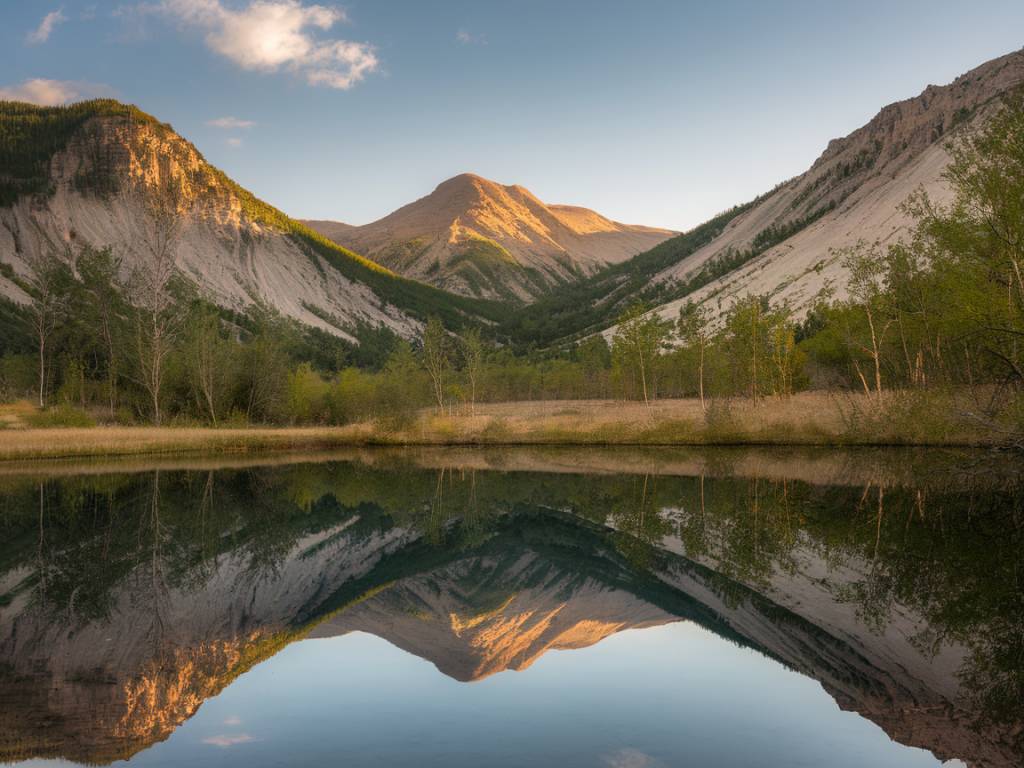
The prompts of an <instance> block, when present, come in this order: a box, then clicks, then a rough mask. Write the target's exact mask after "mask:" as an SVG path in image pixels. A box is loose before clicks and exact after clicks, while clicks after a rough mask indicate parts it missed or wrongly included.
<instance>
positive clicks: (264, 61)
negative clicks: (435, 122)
mask: <svg viewBox="0 0 1024 768" xmlns="http://www.w3.org/2000/svg"><path fill="white" fill-rule="evenodd" d="M160 7H161V9H162V10H163V11H164V12H165V13H168V14H170V15H172V16H173V17H175V18H177V19H180V20H181V21H183V22H184V23H186V24H189V25H192V26H195V27H198V28H201V29H203V30H205V31H206V44H207V46H209V47H210V49H211V50H213V51H215V52H217V53H219V54H221V55H222V56H224V57H226V58H228V59H230V60H231V61H233V62H235V63H236V64H238V65H239V66H240V67H242V68H243V69H250V70H257V71H263V72H276V71H279V70H281V69H285V70H288V71H290V72H293V73H295V74H297V75H299V76H301V77H303V78H305V80H306V82H308V83H309V84H310V85H325V86H328V87H331V88H341V89H348V88H351V87H352V86H353V85H355V84H356V83H358V82H359V81H360V80H362V79H363V78H365V77H366V75H368V74H370V73H371V72H375V71H376V70H377V69H378V68H379V67H380V61H379V60H378V59H377V53H376V49H375V48H374V47H373V46H372V45H370V44H369V43H356V42H351V41H349V40H337V39H335V40H331V39H327V40H324V39H320V38H319V37H317V36H316V34H315V33H316V32H317V30H320V31H326V30H329V29H330V28H331V27H333V26H334V25H335V24H338V23H340V22H344V21H347V17H346V15H345V12H344V11H342V10H341V9H339V8H331V7H327V6H323V5H303V4H302V3H301V2H299V0H252V1H251V2H250V3H249V4H248V5H247V6H245V7H244V8H242V9H239V10H235V9H233V8H227V7H225V6H224V5H223V4H222V2H221V0H163V2H162V4H161V6H160Z"/></svg>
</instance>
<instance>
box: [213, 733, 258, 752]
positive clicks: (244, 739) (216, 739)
mask: <svg viewBox="0 0 1024 768" xmlns="http://www.w3.org/2000/svg"><path fill="white" fill-rule="evenodd" d="M250 741H254V739H253V737H252V736H250V735H249V734H248V733H239V734H236V735H234V736H229V735H227V734H221V735H220V736H210V737H209V738H207V739H203V744H212V745H213V746H215V747H221V748H222V749H227V748H228V747H233V746H235V745H237V744H247V743H248V742H250Z"/></svg>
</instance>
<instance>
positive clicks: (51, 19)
mask: <svg viewBox="0 0 1024 768" xmlns="http://www.w3.org/2000/svg"><path fill="white" fill-rule="evenodd" d="M67 20H68V17H67V16H65V15H64V10H63V9H61V8H58V9H57V10H56V11H50V12H49V13H48V14H46V15H45V16H43V20H42V21H41V22H39V26H38V27H36V28H35V29H34V30H32V31H31V32H29V33H28V35H27V36H26V37H25V41H26V42H27V43H29V44H30V45H39V44H41V43H45V42H46V41H47V40H49V39H50V34H51V33H52V32H53V29H54V27H56V26H57V25H58V24H63V23H64V22H65V21H67Z"/></svg>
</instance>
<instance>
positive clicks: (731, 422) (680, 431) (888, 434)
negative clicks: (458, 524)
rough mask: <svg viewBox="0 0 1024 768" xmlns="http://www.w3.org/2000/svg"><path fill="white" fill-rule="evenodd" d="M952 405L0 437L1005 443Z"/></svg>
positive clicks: (661, 410)
mask: <svg viewBox="0 0 1024 768" xmlns="http://www.w3.org/2000/svg"><path fill="white" fill-rule="evenodd" d="M958 408H959V406H958V405H957V404H956V403H954V402H936V401H932V400H929V401H921V400H920V399H919V398H918V399H913V400H907V399H901V398H899V397H895V396H894V397H892V398H890V399H889V400H888V401H886V402H884V403H879V402H877V401H874V400H870V399H868V398H865V397H864V396H862V395H843V396H838V395H834V394H826V393H815V392H808V393H802V394H799V395H795V396H793V397H790V398H787V399H785V400H775V399H770V400H762V401H761V402H759V403H756V404H755V403H752V402H750V401H743V400H741V401H728V402H717V403H715V404H713V405H712V406H711V408H710V409H709V410H708V412H707V414H705V413H704V412H703V411H702V410H701V408H700V404H699V402H697V401H695V400H661V401H656V402H653V403H652V404H651V406H650V407H647V406H644V405H643V404H642V403H634V402H622V401H611V400H586V401H537V402H519V403H497V404H484V405H479V406H478V407H477V408H476V412H475V413H473V414H469V413H461V414H460V413H453V414H446V415H439V414H437V413H435V412H433V411H423V412H421V413H419V414H418V415H416V416H415V417H414V418H412V419H410V420H409V423H406V424H388V423H386V422H380V421H373V422H369V421H368V422H362V423H358V424H350V425H346V426H340V427H242V428H208V427H176V426H170V427H146V426H142V427H109V426H97V427H49V428H31V427H28V428H23V427H22V426H21V425H18V424H10V425H9V426H8V427H7V428H4V429H0V461H11V460H26V459H61V458H77V457H98V456H111V457H113V456H143V455H166V454H187V453H205V454H231V453H257V452H268V451H316V450H330V449H336V448H344V447H359V446H371V445H385V446H502V445H508V446H521V445H522V446H544V445H551V446H712V445H720V446H742V445H750V446H823V447H825V446H836V447H840V446H931V447H997V446H1000V445H1003V444H1005V442H1006V439H1005V434H1004V433H1003V432H1001V431H999V430H996V429H992V428H990V427H983V426H980V425H977V424H972V423H970V422H968V421H965V420H964V419H963V418H960V417H959V416H958V414H959V413H960V411H959V410H958Z"/></svg>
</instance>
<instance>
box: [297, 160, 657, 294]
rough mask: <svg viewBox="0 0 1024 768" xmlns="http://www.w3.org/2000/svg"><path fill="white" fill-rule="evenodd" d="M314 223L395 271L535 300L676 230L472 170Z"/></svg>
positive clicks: (463, 290)
mask: <svg viewBox="0 0 1024 768" xmlns="http://www.w3.org/2000/svg"><path fill="white" fill-rule="evenodd" d="M306 223H307V224H308V225H309V226H310V227H311V228H312V229H314V230H316V231H317V232H320V233H321V234H322V235H324V236H325V237H328V238H330V239H331V240H333V241H335V242H337V243H338V244H340V245H343V246H344V247H346V248H352V249H353V250H356V251H358V252H359V253H362V254H364V255H366V256H368V257H369V258H372V259H373V260H374V261H377V262H378V263H380V264H382V265H384V266H385V267H387V268H389V269H392V270H394V271H395V272H397V273H399V274H402V275H406V276H407V277H412V278H416V279H417V280H422V281H424V282H428V283H431V284H432V285H436V286H438V287H440V288H444V289H445V290H449V291H453V292H455V293H459V294H463V295H467V296H477V297H484V298H500V299H515V300H521V301H529V300H530V299H533V298H536V297H537V296H541V295H543V294H545V293H547V292H549V291H551V290H552V289H554V288H556V287H557V286H559V285H562V284H564V283H568V282H572V281H576V280H578V279H580V278H581V277H584V276H586V275H589V274H592V273H594V272H595V271H597V270H598V269H600V268H601V267H604V266H607V265H609V264H618V263H621V262H623V261H626V260H627V259H629V258H630V257H632V256H635V255H636V254H638V253H641V252H643V251H646V250H649V249H650V248H652V247H653V246H655V245H657V244H658V243H660V242H662V241H663V240H666V239H668V238H669V237H671V236H672V235H673V234H675V233H673V232H671V231H669V230H665V229H654V228H651V227H641V226H633V225H628V224H620V223H618V222H616V221H611V220H610V219H606V218H605V217H604V216H601V215H600V214H598V213H595V212H594V211H591V210H588V209H586V208H578V207H575V206H569V205H547V204H545V203H543V202H541V201H540V200H539V199H537V197H536V196H535V195H533V194H532V193H531V192H530V191H529V190H527V189H525V188H523V187H520V186H503V185H501V184H496V183H495V182H493V181H489V180H487V179H484V178H481V177H480V176H475V175H473V174H469V173H465V174H462V175H459V176H456V177H454V178H451V179H448V181H445V182H442V183H441V184H439V185H438V186H437V188H436V189H435V190H434V191H433V192H431V193H430V194H429V195H427V196H426V197H423V198H420V199H419V200H417V201H415V202H413V203H410V204H409V205H406V206H404V207H402V208H399V209H398V210H397V211H395V212H394V213H392V214H390V215H388V216H385V217H384V218H383V219H380V220H378V221H375V222H373V223H371V224H367V225H365V226H361V227H353V226H350V225H348V224H341V223H339V222H333V221H308V222H306Z"/></svg>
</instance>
